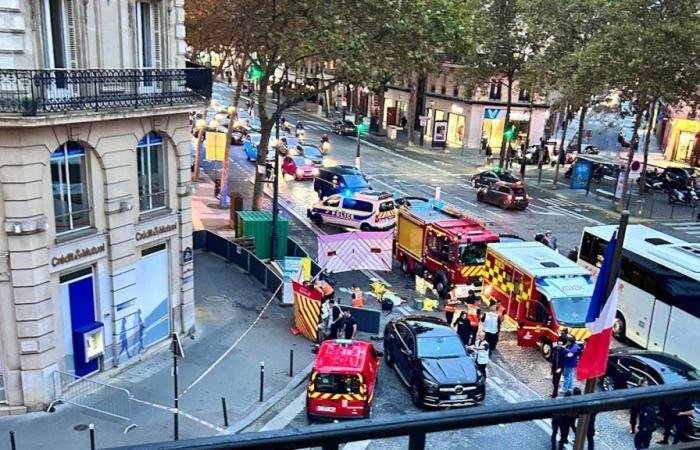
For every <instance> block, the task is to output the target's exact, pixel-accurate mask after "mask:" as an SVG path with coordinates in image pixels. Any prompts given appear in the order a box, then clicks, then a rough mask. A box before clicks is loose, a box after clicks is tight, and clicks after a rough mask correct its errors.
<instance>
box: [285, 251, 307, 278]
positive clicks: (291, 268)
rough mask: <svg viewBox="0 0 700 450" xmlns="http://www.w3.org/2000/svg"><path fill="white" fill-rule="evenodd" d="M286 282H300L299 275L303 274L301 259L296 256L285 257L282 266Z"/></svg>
mask: <svg viewBox="0 0 700 450" xmlns="http://www.w3.org/2000/svg"><path fill="white" fill-rule="evenodd" d="M282 268H283V269H284V273H283V275H282V277H283V279H284V281H299V274H300V273H301V272H302V270H303V268H302V263H301V258H300V257H296V256H285V257H284V260H283V264H282Z"/></svg>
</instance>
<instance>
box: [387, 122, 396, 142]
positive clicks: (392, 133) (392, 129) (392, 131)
mask: <svg viewBox="0 0 700 450" xmlns="http://www.w3.org/2000/svg"><path fill="white" fill-rule="evenodd" d="M397 129H398V128H397V127H396V125H389V126H388V127H387V131H386V135H387V137H388V138H389V139H396V130H397Z"/></svg>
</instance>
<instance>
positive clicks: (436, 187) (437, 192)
mask: <svg viewBox="0 0 700 450" xmlns="http://www.w3.org/2000/svg"><path fill="white" fill-rule="evenodd" d="M435 200H440V186H435Z"/></svg>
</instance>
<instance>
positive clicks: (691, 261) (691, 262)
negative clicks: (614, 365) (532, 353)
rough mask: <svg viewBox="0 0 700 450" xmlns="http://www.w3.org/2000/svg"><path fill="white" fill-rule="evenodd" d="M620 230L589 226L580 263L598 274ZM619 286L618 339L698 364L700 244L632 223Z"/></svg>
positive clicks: (627, 236) (615, 331)
mask: <svg viewBox="0 0 700 450" xmlns="http://www.w3.org/2000/svg"><path fill="white" fill-rule="evenodd" d="M616 229H617V226H616V225H607V226H597V227H587V228H585V229H584V230H583V235H582V238H581V245H580V246H579V249H580V250H579V255H578V262H579V264H581V265H582V266H584V267H585V268H587V269H588V270H590V271H591V272H592V273H594V274H595V275H597V274H598V271H599V268H600V266H601V263H602V261H603V255H604V254H605V248H606V246H607V244H608V241H609V240H610V238H611V237H612V234H613V232H614V231H615V230H616ZM617 288H618V290H619V294H618V305H617V317H616V320H615V325H614V327H613V333H614V335H615V337H616V338H618V339H620V340H622V339H627V340H629V341H631V342H632V343H634V344H636V345H638V346H640V347H642V348H645V349H649V350H655V351H662V352H666V353H669V354H672V355H674V356H677V357H678V358H681V359H683V360H685V361H686V362H688V363H690V364H692V365H693V366H695V367H700V345H697V343H700V243H689V242H685V241H683V240H681V239H677V238H675V237H672V236H669V235H667V234H664V233H661V232H659V231H656V230H654V229H651V228H649V227H645V226H643V225H629V226H628V227H627V233H626V236H625V242H624V246H623V252H622V261H621V264H620V278H619V279H618V287H617Z"/></svg>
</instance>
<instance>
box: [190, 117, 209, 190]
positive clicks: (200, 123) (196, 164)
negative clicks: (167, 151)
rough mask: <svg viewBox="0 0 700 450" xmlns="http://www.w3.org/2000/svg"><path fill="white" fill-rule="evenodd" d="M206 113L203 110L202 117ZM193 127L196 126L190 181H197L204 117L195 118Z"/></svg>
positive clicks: (205, 123) (204, 124) (204, 126)
mask: <svg viewBox="0 0 700 450" xmlns="http://www.w3.org/2000/svg"><path fill="white" fill-rule="evenodd" d="M206 115H207V110H206V109H205V110H204V117H206ZM195 127H196V128H197V143H196V144H195V146H194V170H193V171H192V181H199V161H200V160H201V159H202V138H203V137H204V129H205V128H206V127H207V122H206V121H205V120H204V119H199V120H197V122H196V124H195Z"/></svg>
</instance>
